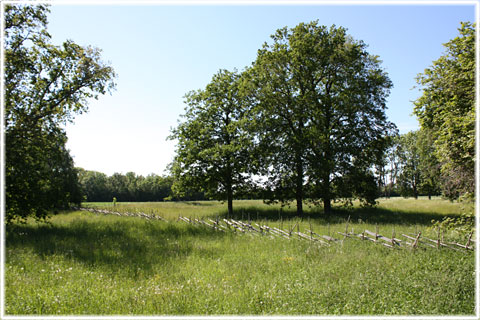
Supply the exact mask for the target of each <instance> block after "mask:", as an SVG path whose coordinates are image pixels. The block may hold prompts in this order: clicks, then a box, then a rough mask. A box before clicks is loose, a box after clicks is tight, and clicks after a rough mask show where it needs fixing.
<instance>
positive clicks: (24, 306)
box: [5, 198, 475, 315]
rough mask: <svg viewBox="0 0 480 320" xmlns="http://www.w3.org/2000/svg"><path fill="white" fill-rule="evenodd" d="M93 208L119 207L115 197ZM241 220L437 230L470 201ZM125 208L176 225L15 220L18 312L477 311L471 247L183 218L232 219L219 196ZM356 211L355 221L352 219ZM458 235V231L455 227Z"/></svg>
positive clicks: (259, 208) (10, 261) (262, 208)
mask: <svg viewBox="0 0 480 320" xmlns="http://www.w3.org/2000/svg"><path fill="white" fill-rule="evenodd" d="M85 206H86V207H96V208H110V209H113V208H112V207H113V205H112V204H110V203H88V204H85ZM234 209H235V217H231V218H236V219H238V220H243V221H247V220H250V221H252V222H258V223H259V224H268V225H270V226H276V227H278V228H281V229H289V228H291V227H292V226H294V225H297V228H299V229H300V230H302V231H303V230H305V229H307V228H312V229H313V230H314V231H315V232H316V233H319V234H329V235H331V236H333V237H336V238H338V239H343V237H342V236H340V235H339V234H338V232H342V231H345V227H346V221H347V219H349V224H348V229H349V231H350V229H353V230H355V231H356V232H361V230H365V229H369V230H375V229H376V228H378V229H379V230H380V232H381V233H382V234H385V235H387V236H390V235H392V233H395V234H397V235H399V234H401V233H415V232H417V231H422V233H423V234H425V235H429V236H431V237H435V235H436V231H435V230H433V229H431V228H430V226H431V220H440V219H442V217H444V216H456V215H459V214H460V213H461V210H462V208H461V206H460V205H459V204H458V203H452V202H448V201H444V200H441V199H434V200H431V201H429V200H427V199H419V200H413V199H400V198H398V199H388V200H386V199H383V200H381V201H380V204H379V206H378V207H377V208H374V209H372V208H370V209H363V208H359V207H358V206H354V208H351V209H341V208H339V207H337V210H336V211H334V213H333V214H330V215H328V216H325V215H323V214H322V213H321V210H318V209H315V208H309V209H307V210H306V214H305V216H304V217H296V216H295V209H294V208H288V207H286V208H283V209H281V208H280V206H278V205H274V206H268V205H265V204H263V203H262V202H261V201H255V200H244V201H235V202H234ZM115 210H116V211H119V212H120V211H122V210H123V211H125V212H134V211H135V210H136V211H139V212H145V213H148V214H156V215H160V216H162V217H163V218H165V219H166V220H167V221H158V220H147V219H141V218H137V217H118V216H114V215H101V214H94V213H90V212H85V211H73V212H64V213H60V214H58V215H55V216H53V217H52V218H51V219H50V221H49V222H48V223H36V222H33V221H29V222H28V223H27V224H16V225H11V226H8V227H7V236H6V265H5V277H6V279H5V280H6V281H5V312H6V314H8V315H24V314H27V315H119V314H123V315H236V314H241V315H473V314H474V312H475V255H474V253H473V252H466V251H454V250H448V249H432V248H427V247H419V248H417V249H415V250H413V249H408V248H405V249H394V250H393V249H389V248H385V247H383V246H380V245H376V244H372V243H367V242H366V241H359V240H354V239H344V241H339V242H338V243H336V244H332V245H329V246H319V245H317V244H315V243H314V242H309V241H300V240H297V239H281V238H274V237H269V236H258V235H257V236H255V235H253V234H250V233H245V234H242V233H234V232H218V231H215V230H213V229H212V228H208V227H206V226H202V225H191V224H188V223H185V222H181V221H180V222H178V221H177V220H178V217H179V216H185V217H190V218H194V217H197V218H212V219H219V218H223V217H226V212H227V210H226V204H222V203H219V202H213V201H212V202H209V201H205V202H178V203H174V202H164V203H119V204H117V205H116V206H115ZM349 217H350V218H349ZM445 237H446V238H448V239H459V238H460V235H457V234H454V233H452V232H446V234H445Z"/></svg>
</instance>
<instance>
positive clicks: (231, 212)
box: [227, 184, 233, 218]
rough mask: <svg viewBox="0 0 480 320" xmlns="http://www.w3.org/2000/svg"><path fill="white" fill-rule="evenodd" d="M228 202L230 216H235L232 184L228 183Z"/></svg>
mask: <svg viewBox="0 0 480 320" xmlns="http://www.w3.org/2000/svg"><path fill="white" fill-rule="evenodd" d="M227 203H228V216H229V217H230V218H232V217H233V191H232V185H231V184H228V185H227Z"/></svg>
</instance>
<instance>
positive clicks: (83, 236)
mask: <svg viewBox="0 0 480 320" xmlns="http://www.w3.org/2000/svg"><path fill="white" fill-rule="evenodd" d="M6 229H7V232H6V239H5V240H6V247H7V248H8V249H13V250H15V249H17V248H18V249H25V248H27V249H31V250H33V251H34V252H35V253H36V254H37V255H38V256H40V257H42V258H45V259H47V258H49V257H50V256H56V255H61V256H64V257H66V258H68V259H72V260H76V261H79V262H81V263H84V264H86V265H88V266H100V267H105V268H106V269H107V270H111V271H112V272H126V273H128V274H129V276H131V277H133V278H136V277H137V276H138V275H139V273H140V272H141V273H143V274H151V273H152V272H153V271H154V268H155V266H156V265H158V264H173V263H177V264H178V260H182V259H184V258H186V257H187V256H188V255H190V254H192V252H193V251H195V252H196V254H201V255H204V254H205V255H211V256H217V255H218V250H214V249H211V250H210V249H207V248H203V247H202V248H197V247H194V242H195V239H210V238H211V239H215V238H218V237H222V236H224V235H223V234H222V233H220V232H217V231H215V230H210V229H208V228H198V226H189V225H180V224H166V223H164V222H159V221H153V222H150V221H145V222H143V223H138V222H137V223H133V224H132V220H131V219H128V220H126V221H115V222H111V223H109V224H107V223H101V224H99V223H96V222H92V221H85V220H74V221H72V222H71V223H69V224H65V225H57V224H55V225H54V224H24V225H21V224H16V225H9V226H7V228H6ZM200 251H208V252H200ZM7 259H8V254H7Z"/></svg>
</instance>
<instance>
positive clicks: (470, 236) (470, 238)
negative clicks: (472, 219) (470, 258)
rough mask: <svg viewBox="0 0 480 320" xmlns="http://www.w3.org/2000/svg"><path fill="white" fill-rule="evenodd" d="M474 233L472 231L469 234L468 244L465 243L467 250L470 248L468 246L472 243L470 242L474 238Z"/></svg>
mask: <svg viewBox="0 0 480 320" xmlns="http://www.w3.org/2000/svg"><path fill="white" fill-rule="evenodd" d="M472 234H473V232H470V235H469V236H468V241H467V244H466V245H465V249H467V250H468V249H469V248H468V246H469V245H470V242H471V240H472Z"/></svg>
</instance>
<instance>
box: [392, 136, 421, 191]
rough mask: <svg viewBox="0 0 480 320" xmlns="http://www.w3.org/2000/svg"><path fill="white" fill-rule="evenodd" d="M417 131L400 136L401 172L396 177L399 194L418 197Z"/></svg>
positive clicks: (418, 161) (418, 156)
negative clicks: (397, 177)
mask: <svg viewBox="0 0 480 320" xmlns="http://www.w3.org/2000/svg"><path fill="white" fill-rule="evenodd" d="M417 143H418V132H417V131H411V132H408V133H406V134H404V135H401V136H400V139H399V145H400V146H399V148H400V150H401V151H400V152H401V153H400V161H401V172H400V176H399V179H398V184H399V185H400V194H401V195H403V196H405V197H408V196H413V197H414V198H415V199H417V198H418V194H419V189H418V188H419V185H420V176H421V172H420V152H419V149H418V144H417Z"/></svg>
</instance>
